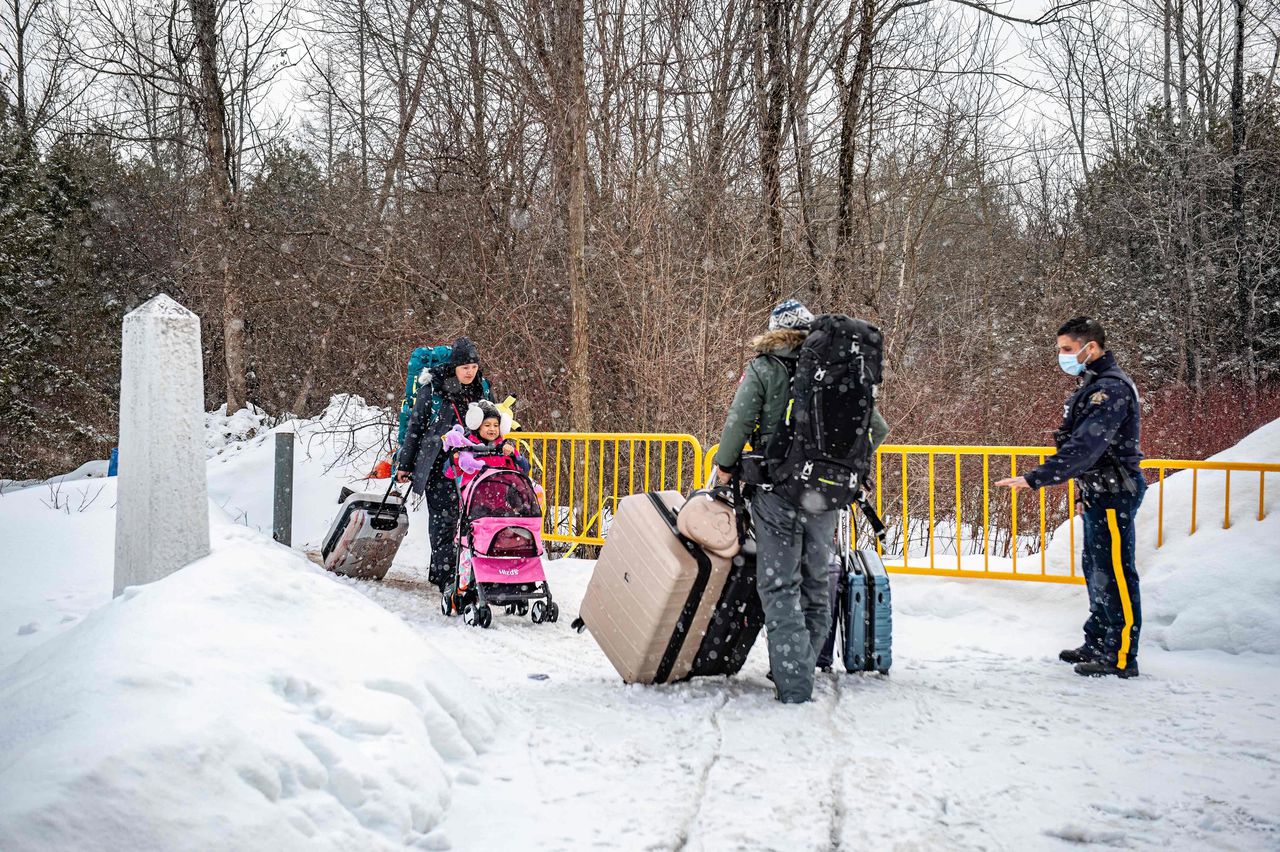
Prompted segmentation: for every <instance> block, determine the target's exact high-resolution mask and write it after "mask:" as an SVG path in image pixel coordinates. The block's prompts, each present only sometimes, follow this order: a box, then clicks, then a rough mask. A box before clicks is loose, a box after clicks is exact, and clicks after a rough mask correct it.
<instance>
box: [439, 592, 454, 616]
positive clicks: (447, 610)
mask: <svg viewBox="0 0 1280 852" xmlns="http://www.w3.org/2000/svg"><path fill="white" fill-rule="evenodd" d="M440 612H441V613H442V614H444V616H445V617H446V618H448V617H449V616H451V615H453V595H451V594H449V592H448V591H447V590H446V591H445V592H444V593H443V594H441V595H440Z"/></svg>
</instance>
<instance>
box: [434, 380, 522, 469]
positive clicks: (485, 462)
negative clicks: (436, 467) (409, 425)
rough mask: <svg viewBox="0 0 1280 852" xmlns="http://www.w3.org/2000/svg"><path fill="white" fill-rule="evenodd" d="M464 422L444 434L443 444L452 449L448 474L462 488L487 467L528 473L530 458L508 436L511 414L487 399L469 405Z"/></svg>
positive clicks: (447, 448) (447, 467) (447, 466)
mask: <svg viewBox="0 0 1280 852" xmlns="http://www.w3.org/2000/svg"><path fill="white" fill-rule="evenodd" d="M463 420H464V422H465V424H466V430H465V431H464V430H463V426H462V424H459V425H457V426H454V427H453V429H451V430H450V431H449V432H447V433H445V436H444V446H445V449H446V450H448V451H450V453H449V461H448V463H447V465H446V467H445V471H444V473H445V476H448V477H450V478H452V479H454V480H455V481H456V482H457V483H458V487H459V488H464V487H466V485H467V483H469V482H470V481H471V480H472V479H474V478H475V476H476V474H478V473H479V472H480V471H482V470H484V469H485V468H486V467H497V468H505V469H509V470H518V471H520V472H521V473H525V474H527V473H528V472H529V460H528V459H526V458H524V457H523V456H522V455H520V450H519V448H518V447H517V446H516V442H515V441H513V440H511V439H510V438H507V437H506V435H507V432H508V430H509V429H510V428H511V416H510V415H509V414H507V413H506V412H504V411H502V410H501V409H499V408H498V407H497V406H496V405H494V404H493V403H491V402H489V401H488V400H480V401H479V402H473V403H471V405H469V406H468V407H467V413H466V416H465V417H464V418H463Z"/></svg>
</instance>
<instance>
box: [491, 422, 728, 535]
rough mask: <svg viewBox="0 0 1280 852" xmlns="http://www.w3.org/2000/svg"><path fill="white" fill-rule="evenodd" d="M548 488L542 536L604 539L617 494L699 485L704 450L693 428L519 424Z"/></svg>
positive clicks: (537, 476) (536, 475)
mask: <svg viewBox="0 0 1280 852" xmlns="http://www.w3.org/2000/svg"><path fill="white" fill-rule="evenodd" d="M511 437H512V438H514V439H516V440H517V441H518V442H519V444H520V450H521V452H522V453H524V454H525V455H526V456H528V458H529V459H530V461H531V462H532V465H533V470H532V473H531V475H532V477H533V480H534V482H535V483H537V484H538V485H540V486H541V487H542V489H543V494H544V497H545V506H546V511H545V512H544V515H543V525H542V528H543V538H544V539H545V540H547V541H557V542H568V543H573V544H604V537H605V534H606V533H607V531H608V526H609V520H610V519H611V518H612V517H613V513H614V511H615V510H616V508H617V503H618V500H620V499H622V498H623V497H625V496H627V495H628V494H636V493H643V492H645V491H661V490H664V489H670V490H674V491H680V492H682V493H685V494H687V493H689V492H690V491H692V490H694V489H695V488H697V487H698V484H699V479H698V477H699V474H700V473H701V471H702V464H703V458H704V454H703V452H702V445H701V444H700V443H699V442H698V439H697V438H694V437H693V436H692V435H676V434H666V433H658V432H634V433H623V432H516V433H513V434H512V436H511Z"/></svg>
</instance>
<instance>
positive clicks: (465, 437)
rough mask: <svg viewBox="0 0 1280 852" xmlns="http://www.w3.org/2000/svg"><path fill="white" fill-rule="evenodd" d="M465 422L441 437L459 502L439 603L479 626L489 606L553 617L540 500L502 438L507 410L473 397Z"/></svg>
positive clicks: (487, 618)
mask: <svg viewBox="0 0 1280 852" xmlns="http://www.w3.org/2000/svg"><path fill="white" fill-rule="evenodd" d="M465 422H466V425H467V429H468V431H467V432H465V433H464V432H463V431H462V429H461V428H460V427H457V426H455V427H454V430H453V431H451V432H450V433H448V434H446V435H445V437H444V443H445V448H446V449H447V450H448V451H450V462H449V468H448V469H447V470H446V473H448V474H449V475H450V476H452V477H454V479H455V480H456V481H457V482H458V499H459V504H460V506H459V513H458V514H459V519H458V562H457V565H456V566H455V571H454V576H453V578H452V580H451V582H450V583H449V584H448V585H447V586H446V587H445V590H444V594H443V596H442V597H441V600H440V611H441V612H443V613H444V614H445V615H454V614H457V613H461V614H462V617H463V620H465V621H466V622H467V623H468V624H471V625H475V626H479V627H488V626H489V625H490V624H491V623H492V621H493V613H492V609H491V606H505V607H506V612H507V614H508V615H511V614H515V615H520V616H524V615H530V616H531V617H532V619H533V622H534V623H535V624H541V623H542V622H554V621H556V620H558V619H559V616H560V607H559V606H558V605H557V604H556V603H555V601H553V600H552V598H551V587H550V586H549V585H548V584H547V579H546V575H545V573H544V572H543V567H542V554H543V546H542V504H541V500H540V499H539V496H538V493H537V489H536V488H535V486H534V484H533V482H532V480H530V478H529V474H528V472H529V462H528V461H527V460H526V459H524V458H523V457H521V456H520V454H519V452H518V451H517V449H516V445H515V442H514V441H511V440H504V438H505V436H506V430H507V429H508V428H509V427H510V416H509V415H507V414H505V412H502V411H500V410H499V409H498V408H497V407H496V406H494V405H493V404H492V403H489V402H486V401H481V402H479V403H472V405H471V406H470V407H469V408H468V409H467V414H466V417H465Z"/></svg>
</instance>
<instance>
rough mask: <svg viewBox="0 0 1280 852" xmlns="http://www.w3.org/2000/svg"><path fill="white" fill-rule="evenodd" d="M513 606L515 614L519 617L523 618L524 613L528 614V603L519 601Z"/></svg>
mask: <svg viewBox="0 0 1280 852" xmlns="http://www.w3.org/2000/svg"><path fill="white" fill-rule="evenodd" d="M515 607H516V615H518V616H520V617H521V618H524V617H525V616H526V615H528V614H529V605H528V604H527V603H525V602H524V601H521V602H520V603H518V604H516V605H515Z"/></svg>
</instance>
